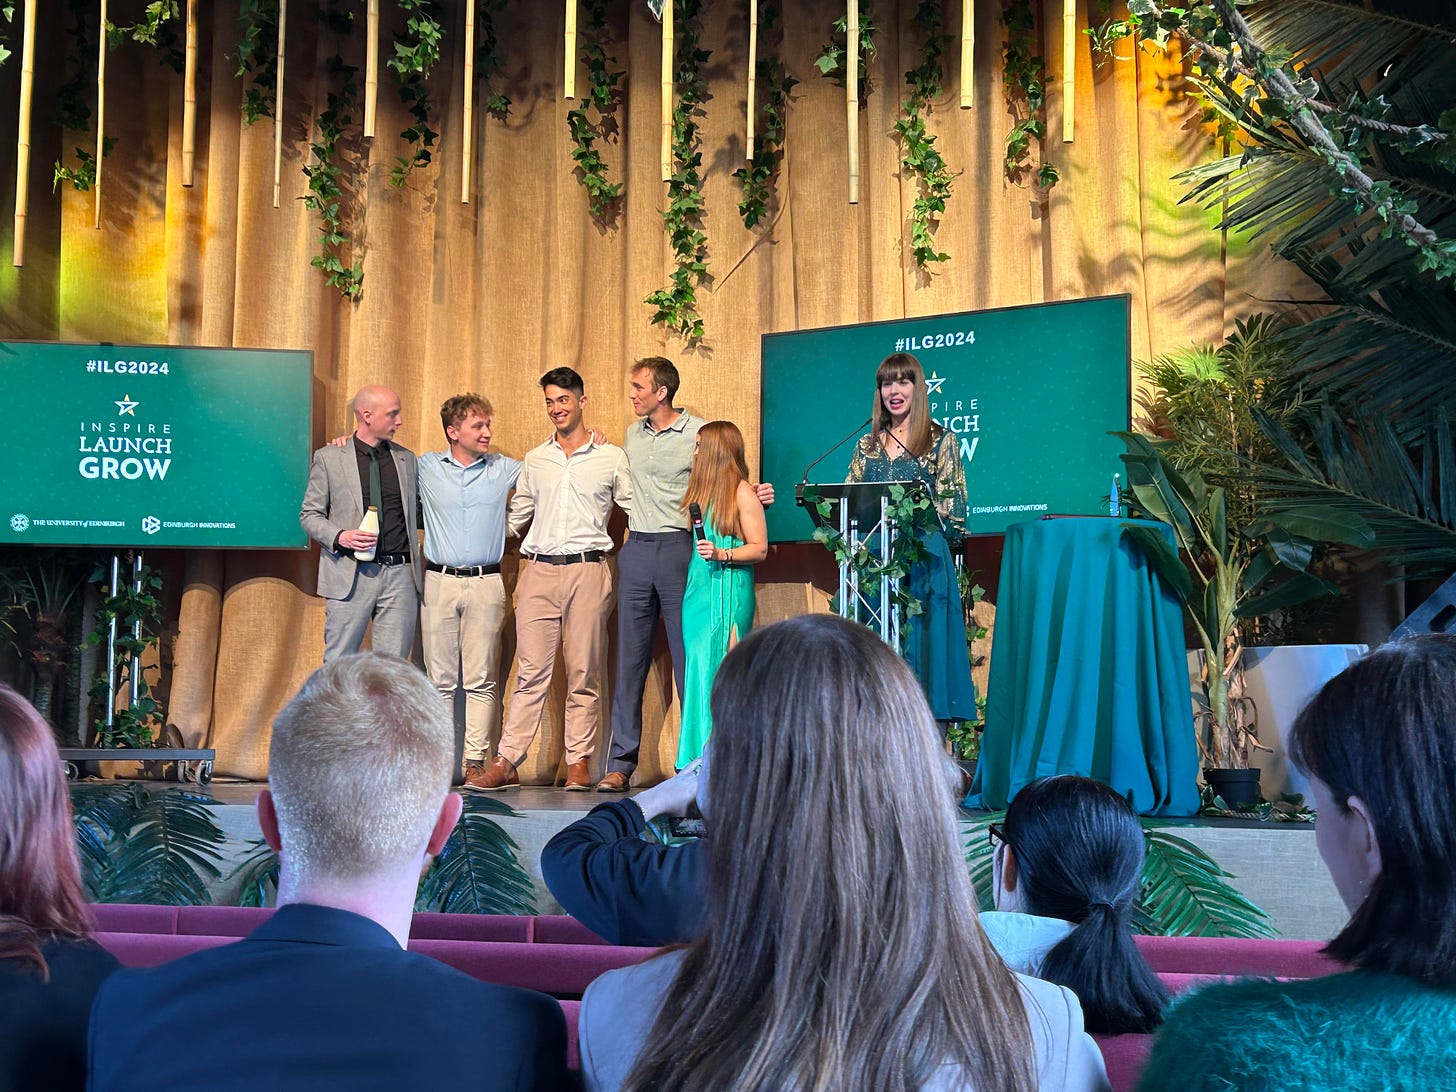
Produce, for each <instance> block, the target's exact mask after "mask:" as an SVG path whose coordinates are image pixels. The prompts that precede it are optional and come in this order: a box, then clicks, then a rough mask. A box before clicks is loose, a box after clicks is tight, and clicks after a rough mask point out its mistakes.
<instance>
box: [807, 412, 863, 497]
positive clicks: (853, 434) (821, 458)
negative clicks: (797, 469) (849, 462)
mask: <svg viewBox="0 0 1456 1092" xmlns="http://www.w3.org/2000/svg"><path fill="white" fill-rule="evenodd" d="M872 420H874V418H872V417H866V418H865V419H864V421H863V422H861V423H860V424H858V425H855V426H854V429H853V431H851V432H850V434H849V435H848V436H846V437H845V438H844V439H843V440H840V441H839V442H838V443H836V444H835V445H834V446H833V447H831V448H830V449H829V450H828V451H826V452H825V453H824V454H823V455H820V456H819V458H817V459H815V460H814V461H813V462H812V463H810V464H809V465H808V466H806V467H804V479H803V481H801V482H800V483H799V484H800V485H807V484H808V483H809V471H811V470H813V469H814V468H815V467H816V466H818V465H819V464H820V463H822V462H823V461H824V460H825V459H827V458H829V456H831V455H833V454H834V453H835V452H836V451H838V450H839V449H840V448H841V447H843V446H844V445H845V443H846V442H848V441H849V440H851V439H853V438H854V437H856V436H858V435H859V434H860V433H861V432H863V431H864V430H865V429H866V428H868V427H869V424H870V422H871V421H872Z"/></svg>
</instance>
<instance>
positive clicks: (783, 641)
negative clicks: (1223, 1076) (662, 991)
mask: <svg viewBox="0 0 1456 1092" xmlns="http://www.w3.org/2000/svg"><path fill="white" fill-rule="evenodd" d="M712 712H713V741H712V751H713V755H712V762H711V764H710V766H709V768H708V773H707V782H708V784H707V798H708V801H709V806H708V812H707V814H708V828H709V832H710V845H709V851H708V853H709V866H708V867H709V892H708V928H707V932H706V934H705V936H704V937H703V938H702V939H700V940H699V941H697V942H696V943H694V945H693V946H692V947H690V948H689V949H688V951H687V954H686V956H685V957H684V959H683V964H682V967H681V969H680V972H679V974H678V976H677V978H676V980H675V982H674V984H673V986H672V989H671V991H670V992H669V994H668V996H667V998H666V999H665V1002H664V1004H663V1007H662V1010H661V1013H662V1014H661V1016H660V1017H659V1018H658V1021H657V1024H656V1027H655V1028H654V1029H653V1033H652V1035H651V1036H650V1038H649V1044H648V1047H647V1049H646V1052H645V1053H644V1054H643V1055H642V1056H641V1057H639V1059H638V1063H637V1065H636V1067H635V1068H634V1070H633V1071H632V1074H631V1077H630V1079H629V1081H628V1085H629V1087H632V1088H637V1089H647V1088H659V1087H669V1086H670V1087H672V1088H678V1089H699V1088H702V1089H708V1088H726V1087H747V1088H764V1087H801V1088H811V1087H812V1088H886V1087H901V1086H906V1087H919V1086H923V1085H925V1084H928V1083H930V1081H931V1077H932V1074H933V1073H934V1071H935V1070H936V1069H937V1067H939V1066H941V1065H945V1064H950V1065H956V1066H960V1067H962V1070H963V1072H964V1073H965V1074H966V1075H967V1077H968V1078H969V1079H970V1081H971V1082H972V1083H973V1084H974V1086H975V1087H977V1088H980V1089H992V1088H997V1089H1000V1088H1012V1087H1031V1086H1032V1085H1033V1084H1034V1074H1033V1070H1032V1063H1031V1045H1030V1044H1031V1040H1030V1032H1029V1028H1028V1026H1027V1020H1026V1015H1025V1009H1024V1007H1023V1005H1022V1003H1021V1001H1020V998H1019V994H1018V988H1017V986H1016V983H1015V980H1014V978H1013V977H1012V975H1011V973H1010V972H1009V971H1008V970H1007V968H1006V967H1005V966H1004V965H1003V964H1002V963H1001V961H1000V960H999V959H998V958H997V956H996V954H995V952H994V951H993V950H992V949H991V947H990V945H989V942H988V941H987V940H986V937H985V934H984V933H983V932H982V931H981V929H980V926H979V924H978V923H977V921H976V916H975V911H974V899H973V895H972V892H971V888H970V883H969V878H968V874H967V870H966V866H965V861H964V859H963V856H962V851H961V847H960V843H959V838H958V834H957V827H956V803H955V798H956V794H957V792H958V790H959V784H960V780H959V772H958V770H957V769H956V767H955V765H954V764H953V763H952V762H950V760H949V759H948V758H947V756H946V755H945V753H944V750H943V746H942V742H941V739H940V736H939V734H938V733H937V731H936V725H935V721H934V719H933V718H932V716H931V713H930V710H929V707H928V706H927V705H926V702H925V698H924V696H923V694H922V693H921V690H920V687H919V684H918V683H917V682H916V680H915V676H914V675H913V674H912V672H911V671H910V669H909V668H908V667H907V666H906V664H905V663H904V661H903V660H901V659H900V657H898V656H896V655H895V654H894V653H893V652H892V651H891V650H890V649H889V647H888V646H886V645H885V643H884V642H883V641H881V640H880V639H879V638H878V637H876V636H875V635H874V634H872V633H871V632H870V631H869V630H867V629H864V628H863V627H861V626H857V625H854V624H853V623H850V622H846V621H844V620H842V619H840V618H837V617H834V616H831V615H825V614H815V615H806V616H803V617H799V618H794V619H791V620H789V621H786V622H780V623H777V624H775V625H771V626H767V627H765V628H763V629H759V630H755V631H754V632H753V633H751V634H750V635H749V636H748V637H746V638H745V639H744V640H743V641H742V642H741V643H740V644H739V645H738V646H737V647H736V648H734V649H733V650H732V651H731V652H729V653H728V656H727V658H726V659H725V660H724V661H723V664H722V666H721V667H720V669H719V671H718V674H717V677H716V679H715V681H714V684H713V692H712Z"/></svg>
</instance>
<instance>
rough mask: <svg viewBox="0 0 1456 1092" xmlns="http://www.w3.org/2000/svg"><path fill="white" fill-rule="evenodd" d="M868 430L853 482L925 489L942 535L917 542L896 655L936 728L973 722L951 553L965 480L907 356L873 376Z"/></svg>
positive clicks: (962, 512)
mask: <svg viewBox="0 0 1456 1092" xmlns="http://www.w3.org/2000/svg"><path fill="white" fill-rule="evenodd" d="M872 420H873V427H872V428H871V430H870V432H869V434H868V435H867V436H865V437H863V438H862V439H861V440H860V442H859V445H858V446H857V447H856V448H855V451H854V457H853V458H852V459H851V460H850V464H849V480H850V481H852V482H894V481H921V482H924V483H925V487H926V490H927V491H928V492H929V494H930V499H931V501H932V502H933V503H934V505H935V509H936V512H937V513H938V514H939V516H940V519H941V523H942V525H943V526H944V528H945V530H944V531H943V532H942V531H940V530H934V531H930V532H928V533H926V534H925V535H924V536H923V537H922V539H921V541H922V543H923V545H924V546H925V550H926V552H927V554H928V555H929V556H927V557H926V558H925V559H924V560H922V561H918V562H916V563H915V564H914V565H912V566H911V568H910V572H909V574H908V576H907V578H906V583H907V584H908V586H909V591H910V594H911V595H913V596H914V597H915V598H916V599H918V600H920V604H921V613H920V614H918V615H916V616H915V617H913V618H910V619H909V620H908V621H907V622H906V623H905V629H904V632H903V634H902V639H901V651H902V653H903V654H904V656H905V659H906V660H908V661H909V662H910V666H911V667H912V668H914V670H915V675H916V677H917V678H919V680H920V685H921V686H922V687H924V688H925V697H926V699H927V700H928V701H929V702H930V708H931V711H932V712H933V713H934V714H935V719H936V720H939V721H950V720H975V719H976V718H977V716H978V713H977V711H976V688H975V685H974V684H973V683H972V682H971V658H970V652H969V651H968V649H967V647H966V620H965V613H964V611H963V609H962V607H961V596H960V588H959V586H958V585H957V582H956V571H955V562H954V561H953V559H952V557H951V545H952V544H954V545H957V546H958V545H959V544H960V542H961V539H962V538H964V537H965V522H966V472H965V467H964V466H963V465H962V464H961V449H960V441H959V439H958V438H957V437H956V434H955V433H953V432H950V431H948V430H947V429H944V428H942V427H941V426H940V425H938V424H936V422H935V421H933V420H931V417H930V402H929V398H928V395H927V392H926V385H925V372H924V371H923V370H922V369H921V367H920V361H918V360H916V359H915V358H914V357H913V356H911V355H910V354H909V353H893V354H891V355H890V356H887V357H886V358H885V359H884V360H883V361H882V362H881V363H880V368H879V371H878V372H877V373H876V375H875V400H874V416H873V418H872Z"/></svg>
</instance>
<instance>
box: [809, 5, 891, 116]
mask: <svg viewBox="0 0 1456 1092" xmlns="http://www.w3.org/2000/svg"><path fill="white" fill-rule="evenodd" d="M875 32H876V27H875V12H874V6H873V5H872V4H870V3H869V2H868V0H865V2H864V3H861V4H860V6H859V56H860V66H859V101H860V102H861V103H863V102H864V101H865V99H867V98H869V97H870V92H871V91H873V90H874V85H873V84H871V83H870V77H869V70H870V62H871V61H873V60H874V59H875V54H876V53H877V52H878V49H877V47H876V46H875ZM848 39H849V20H848V19H847V18H844V17H841V18H839V19H836V20H834V24H833V26H832V27H831V29H830V33H829V41H827V42H825V43H824V44H823V45H822V46H820V47H819V55H818V56H817V57H815V58H814V67H816V68H818V69H819V73H820V75H822V76H825V77H827V78H828V79H831V80H833V81H834V82H835V83H837V84H838V85H839V86H840V87H843V86H844V74H845V72H846V70H847V66H846V64H845V57H844V44H845V42H846V41H847V40H848Z"/></svg>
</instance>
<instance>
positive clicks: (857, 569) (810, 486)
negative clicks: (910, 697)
mask: <svg viewBox="0 0 1456 1092" xmlns="http://www.w3.org/2000/svg"><path fill="white" fill-rule="evenodd" d="M897 488H898V489H903V490H904V491H905V492H906V493H907V494H913V493H916V492H923V491H924V489H925V483H924V482H921V481H918V480H917V481H906V482H820V483H817V484H815V483H811V482H800V483H799V485H798V486H797V487H796V488H795V490H794V497H795V500H796V502H797V503H798V504H799V506H800V507H802V508H803V509H805V510H806V511H807V512H808V513H809V518H810V519H812V520H813V521H814V525H815V527H817V528H819V529H820V530H822V531H827V532H828V535H824V536H821V535H819V534H818V533H817V532H816V535H815V537H816V538H820V540H821V541H824V542H825V545H826V546H829V547H830V549H834V550H835V553H836V554H838V555H839V593H838V595H836V596H835V599H834V602H835V610H836V613H837V614H838V615H839V616H840V617H841V618H847V619H849V620H850V621H851V622H859V623H860V624H861V625H865V626H868V627H869V628H870V629H873V630H874V631H875V632H876V633H878V634H879V635H880V636H881V637H882V638H884V640H885V643H886V644H888V645H889V646H890V647H891V648H893V649H894V650H895V652H896V653H897V654H898V653H900V652H901V647H900V645H901V618H900V613H899V611H897V610H896V609H895V596H896V594H897V593H898V592H899V590H900V582H901V579H902V578H901V577H899V576H895V575H892V574H891V573H890V571H889V570H890V569H891V567H892V563H893V561H894V543H895V538H896V533H897V532H898V531H899V530H900V528H898V527H897V526H896V525H895V522H894V518H893V516H892V515H891V512H890V509H891V506H892V504H893V503H894V502H893V501H892V500H891V496H890V494H891V491H892V490H894V489H897ZM836 536H837V538H838V542H837V543H836V542H835V541H834V539H835V537H836ZM836 546H838V547H840V548H839V549H836V548H835V547H836ZM865 572H868V573H870V574H872V575H871V577H870V579H869V581H868V582H862V580H861V574H862V573H865ZM873 574H877V575H873Z"/></svg>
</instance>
